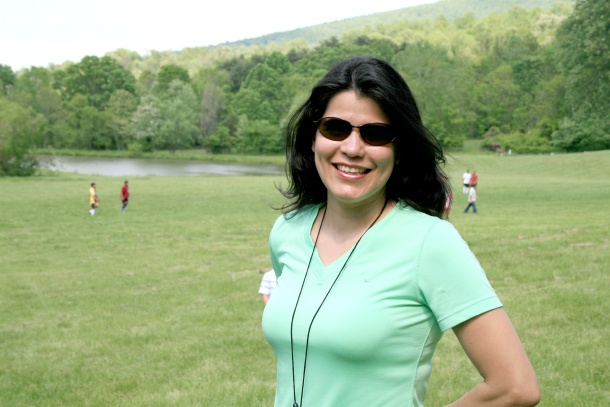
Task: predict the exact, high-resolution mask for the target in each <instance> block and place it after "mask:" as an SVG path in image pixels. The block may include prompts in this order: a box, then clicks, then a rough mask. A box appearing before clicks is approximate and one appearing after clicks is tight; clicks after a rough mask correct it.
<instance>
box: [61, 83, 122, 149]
mask: <svg viewBox="0 0 610 407" xmlns="http://www.w3.org/2000/svg"><path fill="white" fill-rule="evenodd" d="M65 108H66V112H67V115H66V120H65V123H64V124H63V125H62V126H61V127H60V130H61V133H60V134H59V135H58V141H59V146H61V147H68V148H77V149H87V150H103V149H110V148H111V147H112V136H111V130H110V128H109V126H108V123H107V120H106V116H105V115H104V114H103V112H100V111H99V110H97V109H96V108H95V107H93V106H90V105H89V102H88V100H87V97H86V96H85V95H81V94H77V95H75V96H74V97H73V98H72V99H71V100H70V101H69V102H68V103H67V104H66V106H65Z"/></svg>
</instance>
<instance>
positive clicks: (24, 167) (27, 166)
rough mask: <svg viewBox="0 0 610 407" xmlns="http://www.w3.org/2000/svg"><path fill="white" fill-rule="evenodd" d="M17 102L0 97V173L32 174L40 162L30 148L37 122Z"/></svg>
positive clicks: (13, 174) (14, 174) (12, 174)
mask: <svg viewBox="0 0 610 407" xmlns="http://www.w3.org/2000/svg"><path fill="white" fill-rule="evenodd" d="M33 119H34V118H33V117H32V116H31V115H30V113H29V112H28V111H27V110H26V109H25V108H23V107H21V106H20V105H18V104H17V103H14V102H11V101H9V100H7V99H4V98H1V97H0V175H1V176H3V175H11V176H25V175H32V174H33V173H34V172H35V170H36V168H37V166H38V163H37V161H36V159H35V157H33V156H32V155H30V154H29V149H30V148H31V147H32V144H33V141H32V134H33V133H36V132H37V131H38V129H36V125H37V122H36V120H33Z"/></svg>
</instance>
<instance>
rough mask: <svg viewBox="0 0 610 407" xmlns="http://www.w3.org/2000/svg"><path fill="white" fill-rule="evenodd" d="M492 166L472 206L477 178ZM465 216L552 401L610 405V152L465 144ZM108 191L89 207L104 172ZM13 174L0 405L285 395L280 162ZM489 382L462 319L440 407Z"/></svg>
mask: <svg viewBox="0 0 610 407" xmlns="http://www.w3.org/2000/svg"><path fill="white" fill-rule="evenodd" d="M466 168H470V169H473V168H474V169H476V171H477V173H479V175H480V181H479V189H478V192H479V197H480V201H479V202H478V209H479V214H477V215H473V214H467V215H465V214H462V213H461V211H462V209H463V208H464V207H465V206H466V197H465V195H463V194H462V192H461V186H460V184H461V174H462V172H463V171H464V170H465V169H466ZM448 169H449V172H450V175H451V177H452V181H453V183H454V187H455V192H454V193H455V204H454V210H453V211H452V213H451V216H450V221H451V222H452V223H454V224H455V226H456V227H457V228H458V230H459V231H460V232H461V233H462V235H463V236H464V238H465V239H466V241H467V242H468V243H469V244H470V246H471V248H472V250H473V251H474V253H475V254H476V255H477V257H478V258H479V260H480V262H481V263H482V265H483V267H484V268H485V270H486V272H487V274H488V277H489V279H490V280H491V282H492V284H493V285H494V287H495V288H496V291H497V292H498V294H499V295H500V297H501V299H502V301H503V303H504V305H505V307H506V309H507V312H508V313H509V315H510V316H511V318H512V320H513V322H514V323H515V326H516V327H517V330H518V331H519V334H520V336H521V338H522V340H523V342H524V344H525V346H526V348H527V351H528V354H529V356H530V358H531V360H532V363H533V364H534V367H535V369H536V371H537V373H538V376H539V380H540V385H541V388H542V397H543V399H542V400H543V401H542V402H541V404H540V405H542V406H549V407H551V406H552V407H562V406H565V407H573V406H600V407H602V406H608V405H610V388H609V386H608V383H609V381H610V377H609V370H610V369H609V363H608V360H609V356H608V338H610V329H609V328H608V322H609V321H608V319H609V318H608V315H610V302H609V300H608V287H609V286H610V284H609V283H610V278H609V271H608V269H609V268H610V216H609V215H608V210H607V208H608V202H610V151H605V152H598V153H584V154H570V155H550V156H549V155H547V156H512V157H499V156H494V155H472V154H455V155H454V156H453V157H451V158H450V161H449V168H448ZM92 181H96V182H97V185H98V193H99V195H100V197H101V201H102V202H101V207H100V209H99V212H98V214H96V215H95V216H94V217H91V216H90V215H89V213H88V189H89V183H90V182H92ZM122 181H123V179H120V178H112V177H96V179H95V180H92V179H91V178H90V177H88V176H80V175H75V174H54V173H46V174H44V175H43V176H39V177H33V178H28V179H15V178H5V179H0V213H1V215H0V259H1V263H0V406H2V407H5V406H6V407H9V406H10V407H20V406H79V407H80V406H100V407H102V406H104V407H105V406H125V407H127V406H129V407H137V406H142V407H144V406H146V407H149V406H244V405H247V406H272V404H273V394H274V386H275V380H274V379H275V364H274V363H275V362H274V358H273V353H272V351H271V349H270V348H269V347H268V345H267V344H266V342H265V341H264V338H263V337H262V333H261V328H260V318H261V312H262V309H263V305H262V302H261V300H260V298H259V295H258V294H257V290H258V285H259V283H260V279H261V277H262V272H264V271H266V270H267V269H268V268H269V267H270V265H269V259H268V247H267V236H268V233H269V230H270V228H271V226H272V224H273V221H274V220H275V218H276V217H277V215H278V213H277V212H276V211H275V210H273V209H272V208H271V206H274V205H279V204H280V203H281V202H282V198H281V196H280V194H279V193H278V192H277V191H276V189H275V186H274V184H276V183H279V182H283V181H282V179H280V178H278V177H272V176H249V177H238V176H235V177H233V176H232V177H226V176H200V177H183V178H178V177H140V178H130V187H131V188H130V189H131V194H132V197H131V202H130V204H129V207H128V208H127V211H126V212H125V213H122V212H121V211H120V202H119V197H118V196H119V189H120V187H121V184H122ZM478 380H479V377H478V374H477V372H476V371H475V369H474V368H473V367H472V366H471V365H470V363H469V361H468V360H467V358H466V357H465V356H464V355H463V352H462V351H461V349H460V348H459V345H458V344H457V341H456V340H455V337H454V336H453V334H452V333H448V334H446V335H445V338H443V340H442V341H441V343H440V345H439V349H438V351H437V353H436V355H435V365H434V371H433V374H432V380H431V382H430V387H429V392H428V399H427V403H426V405H427V406H442V405H444V404H445V403H448V402H450V401H452V400H453V399H455V398H457V397H458V396H459V395H460V394H461V393H463V392H465V391H466V390H468V389H469V388H470V387H472V386H473V385H474V384H475V383H476V382H477V381H478Z"/></svg>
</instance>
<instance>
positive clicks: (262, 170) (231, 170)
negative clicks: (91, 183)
mask: <svg viewBox="0 0 610 407" xmlns="http://www.w3.org/2000/svg"><path fill="white" fill-rule="evenodd" d="M37 158H38V161H39V163H40V167H41V168H44V169H50V170H54V171H60V172H75V173H77V174H87V175H108V176H117V177H127V176H146V175H160V176H163V175H165V176H168V175H171V176H194V175H282V174H284V167H283V166H280V165H267V164H237V163H214V162H204V161H190V160H153V159H145V158H99V157H68V156H54V157H51V156H39V157H37Z"/></svg>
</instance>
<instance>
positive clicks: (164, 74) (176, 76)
mask: <svg viewBox="0 0 610 407" xmlns="http://www.w3.org/2000/svg"><path fill="white" fill-rule="evenodd" d="M173 81H181V82H183V83H188V84H190V83H191V78H190V76H189V73H188V71H187V70H186V69H184V68H182V67H181V66H178V65H174V64H167V65H163V66H162V67H161V69H160V70H159V73H158V74H157V83H158V85H159V91H160V92H161V93H163V92H167V91H168V90H169V87H170V84H171V83H172V82H173Z"/></svg>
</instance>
